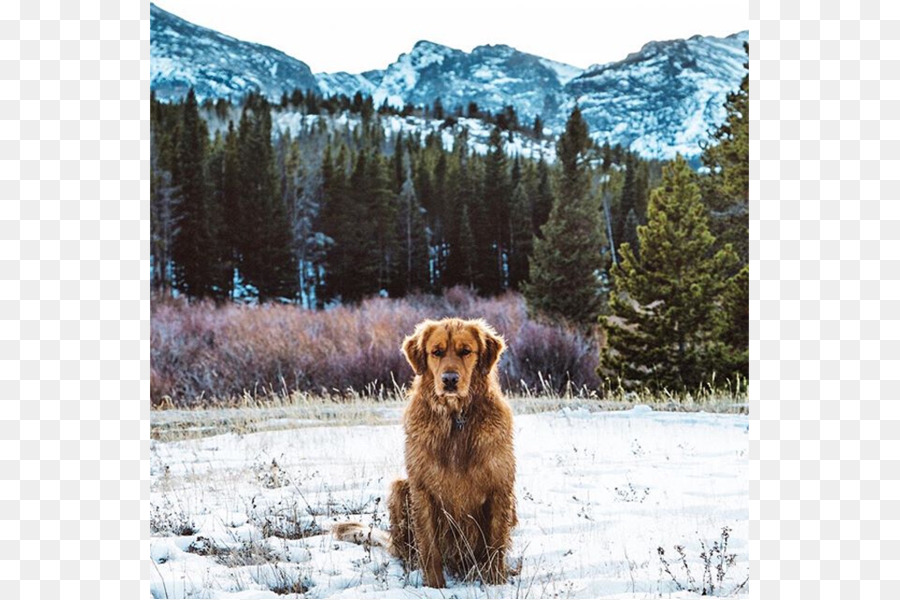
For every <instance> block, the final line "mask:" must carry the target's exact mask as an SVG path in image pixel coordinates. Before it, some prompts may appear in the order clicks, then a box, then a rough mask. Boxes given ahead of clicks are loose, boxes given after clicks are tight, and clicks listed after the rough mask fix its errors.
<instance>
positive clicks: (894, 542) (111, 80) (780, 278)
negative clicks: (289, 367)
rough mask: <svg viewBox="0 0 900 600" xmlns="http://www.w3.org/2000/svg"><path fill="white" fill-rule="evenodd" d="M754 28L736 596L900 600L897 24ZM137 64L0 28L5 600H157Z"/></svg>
mask: <svg viewBox="0 0 900 600" xmlns="http://www.w3.org/2000/svg"><path fill="white" fill-rule="evenodd" d="M751 19H752V21H751V36H750V37H751V40H752V41H753V42H752V43H751V98H752V100H751V111H752V115H753V117H754V124H753V126H752V129H751V136H752V144H751V157H752V160H751V173H752V175H753V183H752V184H751V198H753V199H754V201H753V203H752V212H751V216H752V220H751V238H752V240H753V241H752V243H751V262H752V274H753V277H754V279H753V283H752V287H751V298H752V301H751V338H752V343H751V353H752V357H753V360H752V363H751V373H752V377H753V385H752V415H753V425H752V427H751V457H752V459H753V464H752V470H751V473H752V476H753V478H754V479H755V480H756V481H755V482H753V483H752V484H751V505H750V514H751V518H752V519H753V524H752V525H751V538H752V540H751V546H750V550H751V555H752V556H753V557H754V559H755V560H754V563H753V567H752V571H751V575H752V580H753V583H752V585H751V588H750V590H751V596H752V597H760V598H766V599H776V598H843V599H849V598H877V597H882V598H900V582H898V581H900V570H898V569H896V567H897V566H898V562H897V561H898V560H900V536H898V522H897V519H898V513H900V503H898V500H900V487H898V484H897V480H898V476H900V472H898V470H897V465H896V464H895V463H896V459H894V458H893V451H896V449H897V441H898V439H900V420H898V418H897V416H896V414H895V413H898V414H900V409H897V408H891V405H890V404H887V403H885V404H884V405H882V404H881V403H880V400H881V398H882V397H883V398H885V399H894V400H896V399H897V397H898V396H900V383H898V380H900V372H895V371H893V369H894V368H897V367H898V366H900V363H898V360H900V342H898V341H897V340H898V322H897V317H898V308H900V304H898V299H900V298H898V297H900V287H898V285H897V279H898V275H900V259H897V258H896V255H894V254H893V251H892V250H891V248H894V249H895V250H897V249H898V246H897V240H898V239H900V233H898V226H900V208H897V207H898V206H900V202H898V200H900V175H898V174H897V172H896V171H894V168H895V167H896V166H898V160H900V136H898V127H900V123H898V119H900V83H898V78H900V6H898V5H896V4H892V3H887V2H885V3H882V4H879V3H878V2H875V1H871V0H863V1H862V2H839V1H838V0H829V1H826V2H821V3H818V2H791V3H782V2H770V1H769V2H760V1H759V0H754V1H753V2H751ZM149 58H150V52H149V4H148V3H147V2H135V1H133V0H128V1H126V2H119V1H117V0H102V1H97V0H90V1H81V2H71V1H63V0H56V1H54V2H40V3H38V2H34V1H33V0H22V1H21V2H17V1H16V0H6V1H4V2H2V3H0V280H2V284H0V400H2V401H3V402H2V404H0V432H2V435H0V448H2V452H0V477H2V479H3V485H0V522H2V525H0V597H2V598H17V597H21V598H60V597H62V598H90V599H96V598H137V597H149V591H148V588H147V586H146V584H142V583H141V582H142V580H146V579H148V578H149V569H150V561H149V557H148V544H147V543H146V541H145V540H146V539H147V538H149V527H148V524H147V517H148V513H149V506H148V503H147V501H146V500H144V498H146V497H147V495H148V493H149V489H148V483H147V476H148V469H147V461H148V459H149V445H148V442H147V440H148V438H149V399H148V392H149V390H148V380H149V338H150V332H149V324H148V321H149V284H148V275H149V268H148V261H149V247H148V240H149V221H148V213H149V210H148V203H149V181H148V177H149V114H148V113H149V111H148V110H147V100H148V98H149V85H148V80H149ZM882 198H884V199H885V200H892V201H893V204H892V203H885V204H882V203H881V202H880V200H881V199H882ZM892 449H893V450H892ZM882 457H884V458H883V459H882Z"/></svg>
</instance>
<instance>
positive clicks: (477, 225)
mask: <svg viewBox="0 0 900 600" xmlns="http://www.w3.org/2000/svg"><path fill="white" fill-rule="evenodd" d="M488 148H489V150H488V155H487V157H486V158H485V165H484V185H483V187H482V191H483V196H482V201H481V202H480V203H478V204H477V205H476V206H475V207H474V208H475V211H474V213H473V217H474V222H473V225H474V227H473V231H474V233H475V244H476V248H477V253H478V256H479V257H480V260H479V261H478V264H477V265H476V270H477V272H476V286H477V288H478V290H479V291H480V292H482V293H483V294H488V295H493V294H498V293H500V291H501V290H503V289H504V288H505V287H506V284H507V282H506V278H505V276H504V259H505V257H506V254H507V252H508V251H509V201H510V192H511V190H510V182H509V165H508V164H507V158H506V153H505V152H504V150H503V138H502V136H501V133H500V129H499V128H497V127H495V128H494V129H493V130H492V131H491V137H490V141H489V142H488Z"/></svg>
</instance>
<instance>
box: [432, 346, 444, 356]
mask: <svg viewBox="0 0 900 600" xmlns="http://www.w3.org/2000/svg"><path fill="white" fill-rule="evenodd" d="M431 353H432V354H433V355H434V356H436V357H438V358H441V357H442V356H444V351H443V350H441V349H440V348H435V349H434V350H432V351H431Z"/></svg>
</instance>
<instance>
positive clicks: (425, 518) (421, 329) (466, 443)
mask: <svg viewBox="0 0 900 600" xmlns="http://www.w3.org/2000/svg"><path fill="white" fill-rule="evenodd" d="M504 348H505V345H504V342H503V338H501V337H500V336H499V335H497V333H496V332H495V331H494V330H493V328H491V327H490V326H489V325H488V324H487V323H485V322H484V321H483V320H480V319H479V320H471V321H466V320H462V319H443V320H441V321H430V320H429V321H424V322H422V323H420V324H419V325H418V326H417V327H416V330H415V332H414V333H413V334H412V335H410V336H408V337H407V338H406V339H405V340H404V341H403V345H402V351H403V353H404V354H405V355H406V359H407V360H408V361H409V364H410V365H411V366H412V368H413V370H414V371H415V373H416V375H415V379H414V380H413V383H412V386H411V388H410V390H409V393H408V396H409V405H408V406H407V408H406V412H405V414H404V419H403V426H404V431H405V433H406V470H407V473H408V474H409V477H408V479H399V480H397V481H395V482H394V483H393V484H392V485H391V490H390V494H389V497H388V512H389V514H390V523H391V530H390V535H389V536H388V535H385V534H384V533H383V532H378V531H374V532H371V531H368V528H366V527H365V526H363V525H362V524H360V523H341V524H338V525H336V526H334V527H333V528H332V533H333V534H334V536H335V537H337V538H338V539H341V540H345V541H353V542H357V543H360V542H365V541H368V542H370V543H375V544H379V545H384V546H386V547H387V548H388V550H389V551H390V552H391V553H392V554H394V555H395V556H398V557H400V558H401V559H403V561H404V563H405V564H406V566H407V567H408V568H415V567H418V568H421V569H422V578H423V581H424V583H425V585H426V586H430V587H444V586H445V585H446V581H445V579H444V567H446V568H447V569H448V571H450V572H451V573H453V574H454V575H455V576H457V577H461V578H464V579H474V578H478V579H481V580H482V581H484V582H485V583H502V582H504V581H506V580H507V578H508V574H509V569H508V567H507V563H506V554H507V552H508V550H509V546H510V533H511V530H512V528H513V527H515V525H516V523H517V518H516V500H515V491H514V484H515V477H516V463H515V456H514V454H513V428H512V423H513V421H512V411H511V410H510V408H509V406H508V405H507V403H506V401H505V400H504V398H503V394H502V392H501V391H500V384H499V382H498V378H497V368H496V367H497V361H498V359H499V358H500V354H501V353H502V352H503V350H504Z"/></svg>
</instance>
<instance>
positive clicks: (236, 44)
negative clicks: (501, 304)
mask: <svg viewBox="0 0 900 600" xmlns="http://www.w3.org/2000/svg"><path fill="white" fill-rule="evenodd" d="M150 20H151V71H152V84H151V86H152V89H153V90H155V92H156V94H157V97H159V98H162V99H170V98H177V97H180V96H182V95H184V93H186V91H187V89H188V87H190V86H192V85H193V86H194V88H195V90H196V93H197V95H198V96H199V97H201V98H205V97H221V96H231V97H233V98H235V99H236V98H237V97H239V96H241V95H243V94H245V93H246V92H247V91H249V90H251V89H256V90H260V91H262V92H264V93H265V94H266V95H268V96H269V97H270V98H271V99H272V100H276V101H277V100H278V99H279V98H280V97H281V94H282V93H283V92H284V91H287V92H290V91H292V90H293V89H294V88H300V89H315V90H317V91H319V92H320V93H322V94H325V95H331V94H346V95H347V96H351V97H352V96H353V95H354V94H355V93H356V92H357V91H359V92H362V93H363V94H365V95H371V96H372V97H373V99H374V101H375V103H376V104H381V103H382V102H384V101H387V102H389V103H390V104H393V105H395V106H398V107H399V106H403V105H405V104H413V105H417V106H421V105H429V106H431V105H433V103H434V101H435V100H436V99H438V98H440V100H441V103H442V104H443V106H444V108H445V110H446V111H452V110H454V109H455V108H456V107H461V108H462V109H463V111H466V109H467V107H468V105H469V103H470V102H475V103H476V104H477V105H478V107H479V108H480V109H482V110H488V111H490V112H493V113H497V112H499V111H501V110H502V109H503V108H504V107H505V106H507V105H512V106H513V107H514V108H515V110H516V113H517V114H518V116H519V121H520V123H522V124H526V125H530V124H531V122H532V120H533V119H534V117H536V116H540V117H541V118H542V120H543V121H544V125H545V128H547V129H549V132H552V133H553V134H558V133H560V132H561V131H562V129H563V127H564V124H565V120H566V117H567V116H568V114H569V113H570V112H571V110H572V107H573V106H574V105H575V104H576V103H577V104H578V106H579V107H581V109H582V112H583V114H584V117H585V120H586V121H587V123H588V126H589V128H590V131H591V135H592V136H593V137H594V138H595V139H596V140H598V141H599V142H604V141H609V142H610V143H611V144H616V143H620V144H622V145H623V146H625V147H628V148H631V149H633V150H636V151H638V152H640V153H641V154H642V155H644V156H646V157H654V158H671V157H673V156H674V155H675V153H676V152H681V153H682V154H684V155H687V156H689V157H692V156H696V155H698V154H699V153H700V142H701V141H702V140H705V139H706V138H707V135H708V132H709V130H710V129H712V128H713V127H715V126H716V125H718V124H720V123H721V122H722V121H723V120H724V117H725V110H724V107H723V104H724V102H725V96H726V94H727V93H728V92H731V91H734V90H736V89H737V88H738V86H739V85H740V81H741V78H742V77H743V76H744V74H745V73H746V71H745V69H744V67H743V64H744V62H746V55H745V53H744V50H743V43H744V42H745V41H746V40H747V38H748V33H747V32H746V31H743V32H739V33H736V34H733V35H731V36H728V37H725V38H717V37H701V36H694V37H692V38H690V39H687V40H670V41H661V42H660V41H654V42H649V43H647V44H645V45H644V47H643V48H641V50H640V51H639V52H635V53H633V54H630V55H629V56H627V57H626V58H625V59H624V60H621V61H617V62H612V63H607V64H603V65H594V66H592V67H589V68H588V69H586V70H584V71H582V70H581V69H579V68H577V67H573V66H571V65H566V64H563V63H559V62H555V61H552V60H549V59H547V58H543V57H539V56H535V55H532V54H527V53H524V52H520V51H518V50H516V49H515V48H511V47H509V46H504V45H494V46H478V47H477V48H475V49H473V50H472V51H471V52H464V51H462V50H458V49H455V48H450V47H448V46H443V45H440V44H435V43H433V42H428V41H420V42H418V43H416V44H415V46H414V47H413V48H412V49H411V50H410V51H409V52H407V53H404V54H401V55H400V56H399V57H398V58H397V60H396V61H394V62H393V63H392V64H390V65H388V66H387V68H385V69H383V70H374V71H366V72H364V73H359V74H354V73H345V72H341V73H318V74H315V75H313V74H312V73H311V72H310V70H309V67H307V65H306V64H305V63H303V62H301V61H299V60H296V59H293V58H291V57H289V56H287V55H285V54H284V53H283V52H280V51H278V50H275V49H272V48H269V47H266V46H261V45H258V44H250V43H247V42H242V41H239V40H236V39H234V38H231V37H228V36H225V35H222V34H220V33H217V32H215V31H212V30H210V29H205V28H203V27H199V26H197V25H193V24H191V23H188V22H187V21H184V20H182V19H180V18H178V17H176V16H175V15H172V14H170V13H167V12H165V11H163V10H161V9H159V8H158V7H156V6H154V5H152V4H151V12H150ZM545 131H546V130H545Z"/></svg>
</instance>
